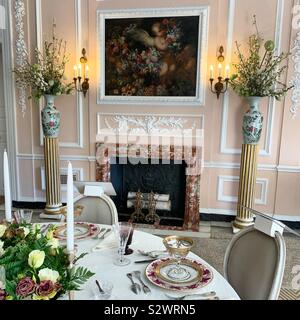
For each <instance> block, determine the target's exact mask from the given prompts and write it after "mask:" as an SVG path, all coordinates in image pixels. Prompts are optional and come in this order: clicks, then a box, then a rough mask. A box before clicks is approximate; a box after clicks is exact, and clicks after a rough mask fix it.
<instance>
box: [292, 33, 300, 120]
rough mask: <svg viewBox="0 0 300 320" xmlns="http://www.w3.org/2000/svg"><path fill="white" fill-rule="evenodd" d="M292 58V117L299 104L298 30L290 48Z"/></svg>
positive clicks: (294, 115) (299, 51)
mask: <svg viewBox="0 0 300 320" xmlns="http://www.w3.org/2000/svg"><path fill="white" fill-rule="evenodd" d="M292 60H293V62H294V76H293V78H292V80H291V84H292V85H293V86H294V89H293V92H292V97H291V99H292V106H291V108H290V111H291V113H292V115H293V118H295V117H296V115H297V111H298V108H299V106H300V32H298V33H297V35H296V39H295V42H294V47H293V49H292Z"/></svg>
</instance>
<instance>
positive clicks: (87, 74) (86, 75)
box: [85, 65, 90, 79]
mask: <svg viewBox="0 0 300 320" xmlns="http://www.w3.org/2000/svg"><path fill="white" fill-rule="evenodd" d="M89 71H90V68H89V66H88V65H86V66H85V77H86V79H88V78H89Z"/></svg>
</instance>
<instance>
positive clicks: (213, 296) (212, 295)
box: [165, 291, 219, 300]
mask: <svg viewBox="0 0 300 320" xmlns="http://www.w3.org/2000/svg"><path fill="white" fill-rule="evenodd" d="M165 295H166V297H168V298H169V299H172V300H184V299H185V298H187V297H199V298H206V300H219V297H217V296H216V292H215V291H210V292H205V293H194V294H186V295H183V296H171V295H169V294H167V293H165Z"/></svg>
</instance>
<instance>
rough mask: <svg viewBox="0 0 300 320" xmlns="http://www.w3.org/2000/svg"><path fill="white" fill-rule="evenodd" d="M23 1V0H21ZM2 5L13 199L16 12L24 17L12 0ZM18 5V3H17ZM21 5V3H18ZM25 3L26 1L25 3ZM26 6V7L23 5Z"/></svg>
mask: <svg viewBox="0 0 300 320" xmlns="http://www.w3.org/2000/svg"><path fill="white" fill-rule="evenodd" d="M21 2H22V1H21ZM1 5H3V6H4V8H5V13H6V29H5V30H0V43H1V46H2V59H3V60H2V65H3V74H4V77H3V88H4V92H3V93H4V106H5V121H6V149H7V151H8V155H9V166H10V173H11V193H12V199H13V200H15V199H17V198H18V195H19V189H18V179H19V176H18V163H17V160H16V153H17V130H16V127H17V126H16V105H17V101H16V91H15V81H14V76H13V73H12V72H11V70H12V68H13V57H14V52H15V43H14V40H13V39H14V38H13V32H14V27H15V22H16V21H15V20H14V18H15V17H16V13H17V12H18V19H19V18H21V21H23V20H22V17H23V13H21V12H20V13H19V11H16V8H15V6H14V5H13V4H12V3H11V1H10V0H2V1H1ZM15 5H16V4H15ZM18 5H20V3H19V4H18ZM23 5H24V3H23ZM23 8H24V7H23ZM18 10H19V9H18ZM24 41H25V40H24ZM19 44H20V43H19Z"/></svg>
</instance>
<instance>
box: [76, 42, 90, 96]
mask: <svg viewBox="0 0 300 320" xmlns="http://www.w3.org/2000/svg"><path fill="white" fill-rule="evenodd" d="M87 62H88V60H87V57H86V50H85V49H84V48H83V49H82V57H81V58H80V63H79V64H78V66H77V65H75V66H74V79H73V80H74V84H75V89H76V91H78V92H83V95H84V97H86V94H87V92H88V90H89V87H90V85H89V66H88V65H87Z"/></svg>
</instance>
